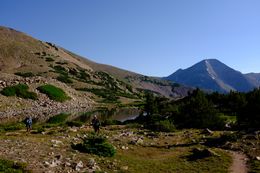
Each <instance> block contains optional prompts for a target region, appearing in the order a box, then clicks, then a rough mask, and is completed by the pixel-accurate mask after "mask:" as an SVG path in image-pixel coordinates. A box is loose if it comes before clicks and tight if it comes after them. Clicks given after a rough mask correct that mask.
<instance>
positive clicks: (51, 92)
mask: <svg viewBox="0 0 260 173" xmlns="http://www.w3.org/2000/svg"><path fill="white" fill-rule="evenodd" d="M37 89H38V90H39V91H40V92H41V93H44V94H46V95H47V96H48V97H49V98H50V99H51V100H54V101H58V102H64V101H66V100H69V99H70V97H69V96H68V95H67V94H66V93H65V92H64V91H63V90H62V89H61V88H58V87H56V86H53V85H50V84H47V85H43V86H40V87H38V88H37Z"/></svg>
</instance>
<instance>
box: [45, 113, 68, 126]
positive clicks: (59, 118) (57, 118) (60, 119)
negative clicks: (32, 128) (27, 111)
mask: <svg viewBox="0 0 260 173" xmlns="http://www.w3.org/2000/svg"><path fill="white" fill-rule="evenodd" d="M69 115H70V114H65V113H61V114H58V115H54V116H53V117H50V118H49V119H48V120H47V123H49V124H63V123H65V121H66V120H67V118H68V117H69Z"/></svg>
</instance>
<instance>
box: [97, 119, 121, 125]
mask: <svg viewBox="0 0 260 173" xmlns="http://www.w3.org/2000/svg"><path fill="white" fill-rule="evenodd" d="M101 124H102V126H108V125H120V124H122V123H121V122H120V121H118V120H113V119H106V120H105V121H103V122H102V123H101Z"/></svg>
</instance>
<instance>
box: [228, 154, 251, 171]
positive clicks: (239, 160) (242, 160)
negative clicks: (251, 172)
mask: <svg viewBox="0 0 260 173" xmlns="http://www.w3.org/2000/svg"><path fill="white" fill-rule="evenodd" d="M231 155H232V158H233V163H232V165H231V167H230V172H231V173H247V172H248V169H247V165H246V160H247V157H246V155H245V154H242V153H239V152H231Z"/></svg>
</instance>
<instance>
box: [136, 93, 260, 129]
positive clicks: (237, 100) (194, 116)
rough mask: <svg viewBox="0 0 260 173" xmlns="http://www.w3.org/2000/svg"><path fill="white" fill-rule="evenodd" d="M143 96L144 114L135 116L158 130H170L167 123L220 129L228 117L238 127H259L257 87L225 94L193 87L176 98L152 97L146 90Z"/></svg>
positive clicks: (259, 113)
mask: <svg viewBox="0 0 260 173" xmlns="http://www.w3.org/2000/svg"><path fill="white" fill-rule="evenodd" d="M145 98H146V103H145V105H144V111H145V112H146V113H147V115H146V116H140V117H139V118H138V119H137V120H138V121H139V122H143V123H144V124H145V125H146V126H147V127H152V128H153V129H158V130H159V131H160V129H167V131H171V130H169V127H171V128H175V127H177V128H211V129H219V130H221V129H224V128H226V126H227V124H228V123H229V122H228V120H230V119H231V117H235V119H236V120H237V121H236V122H233V123H234V124H233V125H234V126H236V127H238V128H244V129H247V128H259V127H260V89H255V90H253V91H251V92H248V93H242V92H234V91H231V92H230V93H228V94H220V93H217V92H214V93H211V94H207V93H204V92H203V91H201V90H199V89H196V90H194V91H193V92H192V93H189V95H188V96H187V97H185V98H183V99H180V100H177V101H171V100H168V99H167V98H161V97H155V96H154V95H153V94H152V93H147V94H146V96H145ZM158 124H159V126H158ZM164 126H165V127H164ZM166 127H167V128H166Z"/></svg>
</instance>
